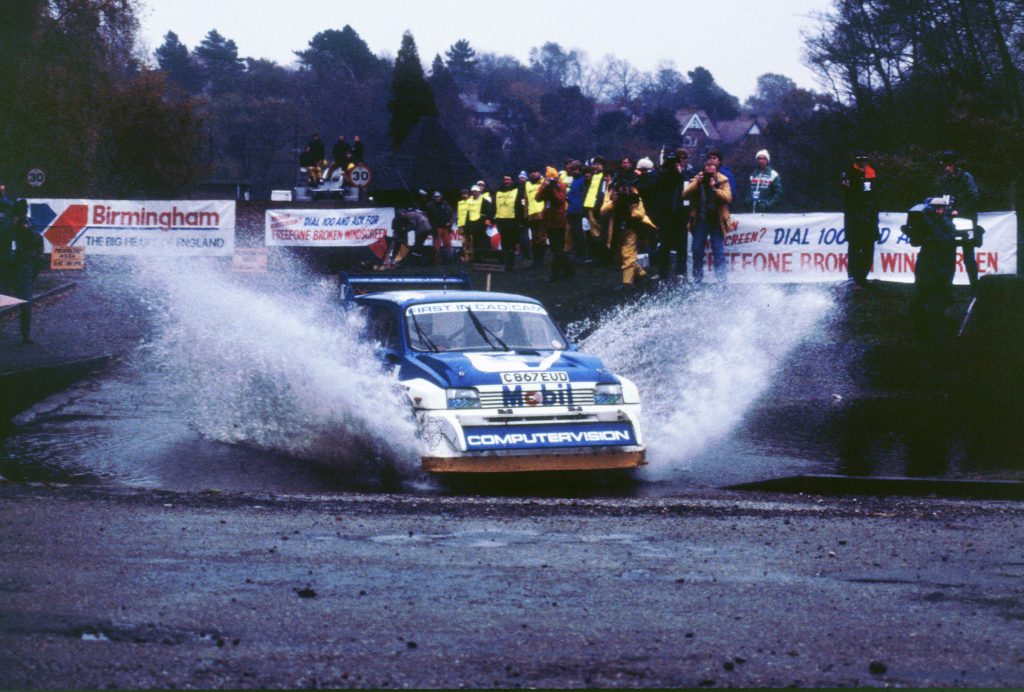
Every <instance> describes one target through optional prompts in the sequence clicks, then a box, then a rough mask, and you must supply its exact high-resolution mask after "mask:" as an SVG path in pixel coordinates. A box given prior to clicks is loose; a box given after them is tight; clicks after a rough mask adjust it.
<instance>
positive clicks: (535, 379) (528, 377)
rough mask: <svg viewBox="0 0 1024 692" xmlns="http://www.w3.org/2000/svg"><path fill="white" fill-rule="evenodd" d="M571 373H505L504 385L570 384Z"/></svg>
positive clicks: (503, 376) (502, 378)
mask: <svg viewBox="0 0 1024 692" xmlns="http://www.w3.org/2000/svg"><path fill="white" fill-rule="evenodd" d="M568 381H569V373H567V372H560V371H557V370H555V371H549V370H545V371H543V372H503V373H501V383H502V384H542V383H545V382H568Z"/></svg>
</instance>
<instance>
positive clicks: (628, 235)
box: [601, 179, 658, 290]
mask: <svg viewBox="0 0 1024 692" xmlns="http://www.w3.org/2000/svg"><path fill="white" fill-rule="evenodd" d="M601 215H602V217H605V218H608V219H609V223H610V225H611V230H610V232H609V234H608V240H607V247H608V249H609V251H610V250H611V247H612V243H613V242H616V243H618V245H619V252H620V255H621V257H622V284H621V286H620V289H623V290H625V289H631V288H635V287H636V285H637V284H639V283H641V282H642V281H643V280H644V278H645V277H646V276H647V272H645V271H644V269H643V267H641V266H640V265H639V264H637V244H638V243H639V241H640V239H641V238H644V237H648V236H651V235H652V234H654V233H655V232H657V230H658V227H657V226H656V225H655V224H654V222H653V221H651V219H650V218H649V217H648V216H647V212H646V211H645V210H644V204H643V202H642V201H641V200H640V193H639V192H638V191H637V189H636V186H635V185H633V184H632V181H629V180H628V179H627V180H625V181H624V182H620V183H619V184H617V185H615V186H613V187H612V188H611V190H610V191H609V193H608V195H607V196H606V198H605V202H604V205H603V206H602V207H601Z"/></svg>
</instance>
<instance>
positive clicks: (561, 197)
mask: <svg viewBox="0 0 1024 692" xmlns="http://www.w3.org/2000/svg"><path fill="white" fill-rule="evenodd" d="M537 199H538V200H540V201H542V202H543V203H544V211H543V212H542V213H543V219H544V227H545V229H546V231H547V237H548V240H550V241H551V277H550V279H549V280H550V281H559V280H561V279H567V278H570V277H572V276H574V275H575V273H576V270H575V269H574V268H573V266H572V262H571V261H570V260H569V256H568V255H567V254H566V252H565V241H566V239H565V235H566V231H567V230H568V228H569V222H568V219H567V216H568V203H567V202H566V191H565V185H564V184H563V183H562V181H561V179H560V178H559V175H558V171H556V170H555V169H554V167H552V166H548V167H547V169H546V170H545V171H544V180H543V181H542V182H541V184H540V187H539V188H538V189H537Z"/></svg>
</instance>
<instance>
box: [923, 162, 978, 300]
mask: <svg viewBox="0 0 1024 692" xmlns="http://www.w3.org/2000/svg"><path fill="white" fill-rule="evenodd" d="M941 163H942V173H941V174H940V175H939V177H938V179H936V181H935V187H936V192H937V193H938V194H939V195H941V196H947V195H948V196H949V211H948V213H947V214H946V216H947V217H959V218H964V219H970V220H971V222H972V223H974V225H975V226H977V225H978V197H979V195H978V184H977V183H975V182H974V176H973V175H971V174H970V173H968V172H967V171H965V170H963V169H962V168H960V166H959V165H958V161H957V156H956V154H955V153H953V152H952V151H947V152H944V153H943V154H942V161H941ZM959 237H960V239H961V240H960V242H961V247H962V248H963V253H964V269H965V270H966V271H967V278H968V280H969V281H970V282H971V290H972V291H973V290H977V286H978V260H977V259H976V258H975V257H974V248H976V247H981V243H982V237H981V232H975V237H974V239H973V240H971V239H969V238H967V237H964V236H963V235H959Z"/></svg>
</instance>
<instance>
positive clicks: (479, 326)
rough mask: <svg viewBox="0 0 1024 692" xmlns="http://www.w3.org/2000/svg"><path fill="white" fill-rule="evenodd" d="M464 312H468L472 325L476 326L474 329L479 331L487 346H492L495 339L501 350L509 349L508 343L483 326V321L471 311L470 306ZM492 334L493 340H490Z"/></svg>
mask: <svg viewBox="0 0 1024 692" xmlns="http://www.w3.org/2000/svg"><path fill="white" fill-rule="evenodd" d="M466 312H467V313H469V319H471V320H473V326H474V327H476V330H477V331H478V332H480V336H482V337H483V338H484V341H486V342H487V345H488V346H490V347H491V348H494V341H497V342H498V344H499V345H500V346H501V350H502V351H508V350H510V349H509V347H508V344H506V343H505V342H504V341H502V340H501V337H500V336H498V335H497V334H495V333H494V332H493V331H491V330H490V329H488V328H487V327H485V326H484V323H483V322H481V321H480V318H479V317H477V316H476V313H475V312H473V309H472V308H468V307H467V308H466ZM488 335H490V336H488ZM492 336H493V337H494V341H491V337H492Z"/></svg>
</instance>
